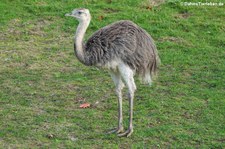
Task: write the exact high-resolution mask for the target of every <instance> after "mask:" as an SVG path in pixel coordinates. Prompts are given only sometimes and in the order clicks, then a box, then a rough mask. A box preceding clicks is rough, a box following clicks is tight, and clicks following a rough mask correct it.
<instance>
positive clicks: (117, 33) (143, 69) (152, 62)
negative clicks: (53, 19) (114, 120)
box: [66, 8, 160, 137]
mask: <svg viewBox="0 0 225 149" xmlns="http://www.w3.org/2000/svg"><path fill="white" fill-rule="evenodd" d="M66 16H71V17H75V18H76V19H77V20H78V21H79V25H78V27H77V30H76V35H75V44H74V50H75V54H76V56H77V58H78V59H79V61H80V62H81V63H83V64H84V65H87V66H97V67H102V68H106V69H108V70H109V73H110V75H111V77H112V79H113V82H114V84H115V86H116V94H117V96H118V103H119V104H118V105H119V106H118V127H117V128H116V129H113V130H112V131H110V132H116V133H118V136H127V137H128V136H130V135H131V134H132V132H133V124H132V121H133V99H134V92H135V90H136V85H135V82H134V75H135V74H138V75H139V76H140V77H141V78H142V81H143V82H145V83H149V84H150V83H151V81H152V77H153V76H154V75H155V73H156V71H157V68H158V66H159V64H160V59H159V56H158V52H157V49H156V46H155V44H154V41H153V39H152V38H151V36H150V35H149V34H148V33H147V32H146V31H145V30H144V29H142V28H140V27H139V26H137V25H136V24H135V23H133V22H131V21H126V20H123V21H118V22H115V23H113V24H110V25H108V26H106V27H103V28H101V29H100V30H98V31H96V32H95V33H94V34H93V35H92V36H91V37H90V38H89V39H88V40H87V42H86V43H83V38H84V34H85V31H86V29H87V27H88V25H89V23H90V20H91V15H90V12H89V10H88V9H84V8H83V9H75V10H73V11H72V12H71V13H68V14H66ZM124 83H125V85H126V86H127V88H128V98H129V109H130V112H129V114H130V115H129V127H128V129H127V131H125V132H123V116H122V89H123V87H124ZM122 132H123V133H122Z"/></svg>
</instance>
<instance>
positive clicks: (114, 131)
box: [107, 127, 124, 134]
mask: <svg viewBox="0 0 225 149" xmlns="http://www.w3.org/2000/svg"><path fill="white" fill-rule="evenodd" d="M123 131H124V129H123V127H118V128H114V129H112V130H110V131H109V132H107V134H111V133H117V134H118V133H121V132H123Z"/></svg>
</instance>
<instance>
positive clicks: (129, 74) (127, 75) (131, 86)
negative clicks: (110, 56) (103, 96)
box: [118, 64, 136, 137]
mask: <svg viewBox="0 0 225 149" xmlns="http://www.w3.org/2000/svg"><path fill="white" fill-rule="evenodd" d="M119 72H120V74H121V76H122V78H123V80H124V81H125V83H126V85H127V87H128V98H129V127H128V130H127V131H125V132H124V133H121V134H118V136H120V137H122V136H127V137H129V136H130V135H131V134H132V133H133V124H132V122H133V99H134V92H135V90H136V85H135V82H134V78H133V76H134V73H133V71H132V69H131V68H129V67H128V66H126V65H124V64H122V65H121V66H120V67H119Z"/></svg>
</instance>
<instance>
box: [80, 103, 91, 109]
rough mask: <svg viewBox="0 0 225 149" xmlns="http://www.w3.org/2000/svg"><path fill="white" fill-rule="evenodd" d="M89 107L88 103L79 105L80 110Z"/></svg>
mask: <svg viewBox="0 0 225 149" xmlns="http://www.w3.org/2000/svg"><path fill="white" fill-rule="evenodd" d="M90 106H91V105H90V103H83V104H81V105H80V108H89V107H90Z"/></svg>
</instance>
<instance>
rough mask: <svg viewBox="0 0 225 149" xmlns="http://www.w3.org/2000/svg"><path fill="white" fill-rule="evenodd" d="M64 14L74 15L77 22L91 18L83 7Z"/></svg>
mask: <svg viewBox="0 0 225 149" xmlns="http://www.w3.org/2000/svg"><path fill="white" fill-rule="evenodd" d="M65 16H69V17H74V18H76V19H77V20H78V21H79V22H86V21H90V20H91V15H90V12H89V10H88V9H85V8H79V9H74V10H73V11H72V12H71V13H67V14H65Z"/></svg>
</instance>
